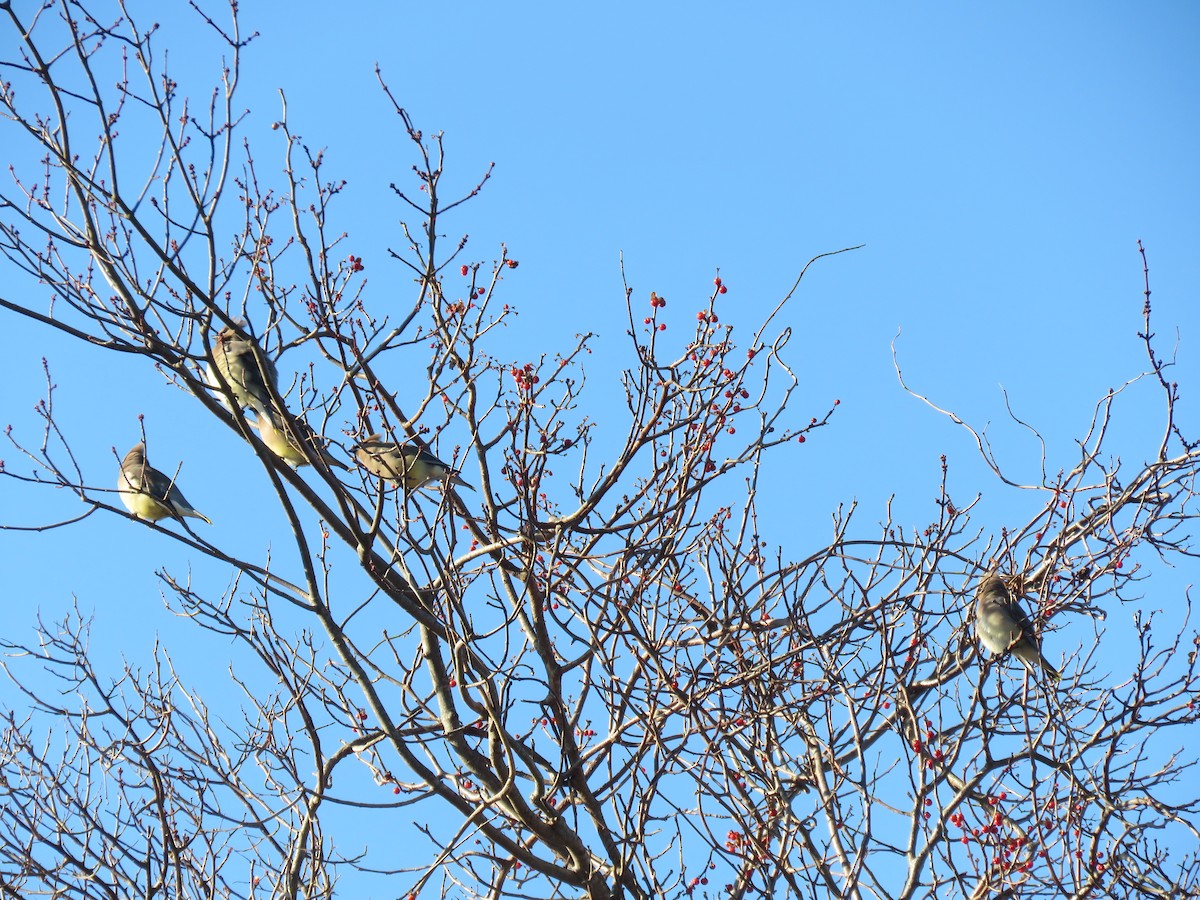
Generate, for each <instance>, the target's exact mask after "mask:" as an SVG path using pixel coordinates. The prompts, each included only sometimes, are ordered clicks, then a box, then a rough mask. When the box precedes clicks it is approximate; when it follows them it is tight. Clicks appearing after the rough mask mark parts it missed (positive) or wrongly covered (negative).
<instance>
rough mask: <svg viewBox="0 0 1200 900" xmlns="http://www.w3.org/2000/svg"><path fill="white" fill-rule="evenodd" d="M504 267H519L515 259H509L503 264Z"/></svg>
mask: <svg viewBox="0 0 1200 900" xmlns="http://www.w3.org/2000/svg"><path fill="white" fill-rule="evenodd" d="M505 265H506V266H508V267H509V268H510V269H515V268H516V267H517V266H519V265H520V263H519V262H517V261H516V260H515V259H510V260H508V261H507V262H506V263H505Z"/></svg>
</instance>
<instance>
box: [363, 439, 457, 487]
mask: <svg viewBox="0 0 1200 900" xmlns="http://www.w3.org/2000/svg"><path fill="white" fill-rule="evenodd" d="M354 456H355V458H356V459H357V460H358V463H359V465H361V466H362V467H363V468H364V469H366V470H367V471H368V472H370V473H371V474H372V475H378V476H379V477H381V478H385V479H387V480H388V481H396V482H399V481H403V482H404V489H405V490H406V491H415V490H416V489H417V488H419V487H422V486H423V485H426V484H428V483H429V482H431V481H440V482H441V483H442V485H443V486H445V485H447V484H457V485H460V486H461V487H465V488H470V489H471V490H475V488H473V487H471V485H469V484H467V483H466V482H465V481H463V480H462V479H461V478H459V477H458V473H457V472H455V471H454V470H453V469H451V468H450V467H449V466H448V465H446V464H445V463H444V462H442V461H441V460H440V459H438V458H437V457H436V456H434V455H433V454H432V453H430V452H429V451H428V450H426V449H424V448H423V447H418V446H417V445H416V444H397V443H396V442H395V441H387V440H383V439H382V438H381V437H380V436H379V435H378V434H373V435H371V436H370V437H368V438H367V439H366V440H364V441H363V442H362V443H361V444H359V445H358V449H357V450H355V451H354Z"/></svg>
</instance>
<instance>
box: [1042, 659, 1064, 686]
mask: <svg viewBox="0 0 1200 900" xmlns="http://www.w3.org/2000/svg"><path fill="white" fill-rule="evenodd" d="M1039 661H1040V662H1041V664H1042V669H1043V671H1045V673H1046V674H1047V675H1049V676H1050V680H1051V681H1054V682H1058V681H1059V680H1060V679H1061V678H1062V674H1061V673H1060V672H1059V671H1058V669H1056V668H1054V666H1052V665H1050V661H1049V660H1048V659H1046V657H1044V656H1043V657H1041V658H1040V660H1039Z"/></svg>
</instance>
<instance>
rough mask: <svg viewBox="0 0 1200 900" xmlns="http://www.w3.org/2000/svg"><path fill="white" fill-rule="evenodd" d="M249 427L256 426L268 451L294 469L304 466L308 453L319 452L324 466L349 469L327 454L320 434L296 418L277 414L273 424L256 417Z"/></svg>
mask: <svg viewBox="0 0 1200 900" xmlns="http://www.w3.org/2000/svg"><path fill="white" fill-rule="evenodd" d="M250 427H252V428H257V429H258V436H259V437H261V438H262V442H263V443H264V444H266V445H267V449H268V450H270V451H271V452H272V453H274V454H275V455H276V456H278V457H279V458H280V459H282V460H283V461H284V462H285V463H288V464H290V465H291V466H292V467H294V468H297V469H298V468H300V467H301V466H307V465H308V459H309V454H320V456H321V458H322V459H323V460H325V463H326V465H330V466H335V467H337V468H339V469H348V468H349V466H347V465H346V464H345V463H343V462H341V461H339V460H336V459H334V458H333V457H332V456H330V455H329V451H327V450H326V449H325V443H324V442H323V441H322V440H321V437H320V435H318V434H317V433H316V432H315V431H313V429H312V426H311V425H309V424H308V423H307V422H305V421H304V420H303V419H301V418H299V417H297V418H292V417H291V416H287V415H280V416H279V417H278V423H277V422H276V421H273V420H272V419H270V418H268V417H267V416H256V417H255V419H254V421H253V422H251V423H250Z"/></svg>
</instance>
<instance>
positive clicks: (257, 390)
mask: <svg viewBox="0 0 1200 900" xmlns="http://www.w3.org/2000/svg"><path fill="white" fill-rule="evenodd" d="M254 350H255V345H254V339H253V338H250V337H247V336H246V335H244V334H242V333H241V332H239V331H238V330H237V329H235V328H233V327H231V326H226V327H225V328H223V329H221V333H220V334H218V335H217V339H216V340H215V341H213V342H212V356H213V359H212V362H211V363H209V364H208V368H207V370H206V373H205V380H206V381H207V382H208V384H209V386H210V387H212V388H214V389H215V390H216V392H217V399H219V400H220V401H221V405H222V406H224V407H225V408H226V409H228V410H229V411H230V412H233V410H232V409H231V408H230V406H229V400H228V397H227V396H226V394H225V391H224V390H222V389H221V382H220V380H219V379H218V378H217V372H220V373H221V375H222V376H224V378H225V381H226V382H228V384H229V391H230V393H232V394H233V399H234V400H236V401H237V405H238V406H240V407H242V408H246V407H249V408H250V409H252V410H254V412H255V413H257V414H258V415H259V416H262V417H264V418H267V419H271V420H272V422H277V421H278V420H279V412H278V410H277V409H276V407H275V403H274V402H273V401H272V400H271V392H272V390H274V392H275V393H276V394H278V393H279V391H278V383H279V375H278V373H277V372H276V371H275V363H273V362H271V360H269V359H268V358H267V357H266V356H263V359H262V363H263V364H261V365H260V363H259V360H258V356H256V355H255V352H254ZM261 352H262V351H261V350H260V351H259V353H260V354H261ZM214 366H215V367H216V371H215V372H214V371H213V367H214ZM264 366H265V368H264ZM268 385H269V386H270V387H269V388H268Z"/></svg>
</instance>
